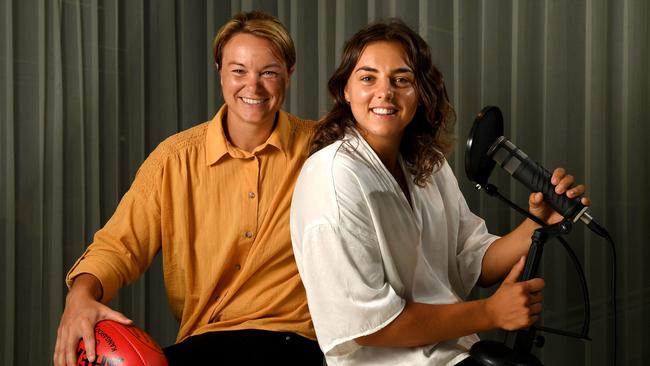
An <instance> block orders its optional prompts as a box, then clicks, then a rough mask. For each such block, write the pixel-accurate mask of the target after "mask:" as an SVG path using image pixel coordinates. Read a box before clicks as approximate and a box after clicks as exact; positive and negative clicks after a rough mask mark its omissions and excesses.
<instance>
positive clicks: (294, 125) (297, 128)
mask: <svg viewBox="0 0 650 366" xmlns="http://www.w3.org/2000/svg"><path fill="white" fill-rule="evenodd" d="M282 113H285V114H286V116H287V119H288V120H289V125H290V126H291V133H292V134H294V135H307V136H311V135H313V134H314V132H315V131H316V121H313V120H309V119H302V118H300V117H298V116H294V115H293V114H291V113H287V112H284V111H282Z"/></svg>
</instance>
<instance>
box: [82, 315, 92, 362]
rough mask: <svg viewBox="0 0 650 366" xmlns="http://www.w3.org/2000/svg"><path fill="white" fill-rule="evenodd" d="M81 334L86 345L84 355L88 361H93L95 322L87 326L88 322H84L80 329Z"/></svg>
mask: <svg viewBox="0 0 650 366" xmlns="http://www.w3.org/2000/svg"><path fill="white" fill-rule="evenodd" d="M81 333H82V334H81V336H82V338H83V340H84V345H85V346H86V357H87V358H88V361H90V362H94V361H95V324H93V325H92V326H89V324H88V323H87V324H85V325H84V327H83V329H82V331H81Z"/></svg>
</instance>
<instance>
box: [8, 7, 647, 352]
mask: <svg viewBox="0 0 650 366" xmlns="http://www.w3.org/2000/svg"><path fill="white" fill-rule="evenodd" d="M250 9H259V10H264V11H266V12H268V13H271V14H274V15H276V16H278V17H279V18H280V20H282V21H283V23H284V24H285V25H286V26H287V27H288V28H289V29H290V31H291V34H292V36H293V37H294V41H295V42H296V46H297V52H298V64H297V68H296V72H295V74H294V75H293V78H292V80H291V89H290V92H289V95H288V98H287V101H286V104H285V108H286V109H287V110H288V111H290V112H292V113H294V114H297V115H299V116H302V117H306V118H312V119H317V118H318V117H319V116H321V115H322V114H323V113H324V112H325V111H326V110H327V108H328V107H329V97H328V95H327V92H326V83H327V79H328V77H329V75H330V74H331V72H332V71H333V69H334V67H335V66H336V65H337V62H338V60H339V53H340V50H341V47H342V45H343V42H344V41H345V40H346V39H347V38H348V37H349V36H350V35H351V34H353V33H354V32H355V31H356V30H357V29H358V28H359V27H360V26H362V25H364V24H366V23H367V22H368V21H371V20H373V19H376V18H385V17H392V16H397V17H400V18H402V19H404V20H405V21H406V22H407V23H409V24H410V25H411V26H412V27H413V28H414V29H416V30H418V31H419V32H420V34H421V35H422V36H423V37H424V38H425V39H426V40H427V41H428V42H429V44H430V45H431V47H432V49H433V57H434V61H435V63H436V64H437V65H438V66H439V67H440V68H441V70H442V71H443V73H444V75H445V79H446V83H447V87H448V91H449V93H450V97H451V99H452V102H453V103H454V105H455V107H456V110H457V115H458V121H457V124H456V132H457V147H456V149H455V150H454V152H453V154H452V155H451V157H450V161H451V163H452V167H453V168H454V170H455V171H456V174H457V176H458V178H459V182H460V185H461V188H462V189H463V191H464V192H465V194H466V197H467V200H468V202H469V204H470V206H471V207H472V209H473V210H474V211H475V212H477V213H479V214H481V215H482V216H483V217H485V218H486V220H487V222H488V226H489V227H490V229H491V230H492V231H494V232H495V233H505V232H506V231H507V230H509V229H510V228H512V227H514V225H516V224H517V223H518V222H519V221H520V218H519V217H518V215H517V214H516V213H514V212H513V211H512V210H510V209H508V208H507V207H505V206H504V205H503V204H501V203H500V202H498V201H497V200H495V199H493V198H490V197H488V196H486V195H485V194H482V193H480V192H478V191H476V190H474V189H473V186H472V184H471V183H470V182H469V181H468V180H467V178H466V177H465V175H464V164H463V162H464V145H465V139H466V137H467V134H468V131H469V129H470V127H471V123H472V120H473V118H474V116H475V114H476V113H477V112H478V111H479V110H480V109H481V108H482V107H483V106H484V105H487V104H491V105H498V106H499V107H501V109H502V111H503V112H504V116H505V120H506V135H507V137H508V138H509V139H510V140H511V141H513V142H514V143H516V144H517V145H519V146H520V147H521V148H522V149H524V151H526V152H527V153H528V154H529V155H530V156H531V157H532V158H534V159H535V160H537V161H539V162H541V163H542V164H544V165H545V166H547V167H548V168H552V167H554V166H557V165H564V166H566V167H567V168H568V169H569V170H570V172H571V173H572V174H574V175H576V177H577V178H578V180H579V181H581V182H585V183H586V184H587V185H588V187H589V195H590V196H591V197H592V200H593V202H594V204H593V208H592V209H591V211H592V213H593V215H594V216H595V217H597V218H599V219H600V221H601V222H602V223H603V224H604V225H605V226H606V227H607V228H608V229H609V231H610V233H611V234H612V236H613V237H614V238H615V239H616V243H617V251H618V265H619V271H618V273H617V275H618V277H617V279H618V281H617V285H618V301H619V302H618V304H619V307H618V321H619V335H618V341H619V345H620V347H619V351H618V361H619V363H618V364H620V365H638V364H644V363H645V362H646V360H647V359H649V357H648V356H649V354H650V337H648V336H647V335H646V329H647V328H648V327H649V326H650V316H648V315H647V313H648V311H650V306H649V304H650V286H649V281H648V280H646V278H648V275H649V274H650V273H649V272H650V269H646V268H648V266H645V262H646V261H647V260H648V259H650V254H649V252H650V250H647V249H645V248H646V246H647V245H648V243H650V241H649V240H648V236H649V235H650V232H649V230H648V226H649V225H648V220H649V219H650V212H649V209H648V206H650V194H649V193H648V189H647V188H646V186H647V184H648V181H650V147H649V143H648V140H649V139H650V127H649V126H648V122H649V121H648V116H649V115H650V66H649V65H650V26H649V25H648V24H650V5H649V4H648V3H647V2H646V1H644V0H620V1H613V0H612V1H606V0H593V1H590V0H581V1H579V0H576V1H563V0H546V1H541V0H540V1H534V0H529V1H523V0H521V1H517V0H483V1H478V0H446V1H443V0H437V1H426V0H420V1H418V0H400V1H397V0H392V1H380V0H375V1H372V0H368V1H353V0H347V1H346V0H303V1H299V0H274V1H261V0H259V1H251V0H248V1H235V0H232V1H199V0H197V1H181V0H176V1H173V0H119V1H118V0H104V1H90V0H20V1H18V0H0V118H1V120H0V121H1V123H0V218H1V222H0V241H1V242H2V247H1V248H0V270H1V272H0V273H1V274H0V297H1V298H2V299H3V300H2V302H0V324H1V329H0V364H3V365H18V364H29V365H33V364H47V363H51V361H50V360H51V354H52V349H53V345H54V341H55V337H56V327H57V324H58V321H59V317H60V314H61V312H62V310H63V304H64V299H65V293H66V288H65V285H64V283H63V277H64V275H65V273H66V271H67V269H68V268H69V267H70V266H71V265H72V263H73V262H74V261H75V259H76V258H77V257H78V256H79V255H80V254H81V252H82V251H83V250H84V248H85V246H86V245H87V244H88V243H89V242H91V241H92V237H93V234H94V232H95V231H96V230H97V229H98V228H100V227H101V225H102V224H103V223H104V222H105V221H106V220H107V219H108V218H109V217H110V215H111V214H112V212H113V210H114V209H115V206H116V204H117V202H118V201H119V199H120V197H121V195H122V194H123V193H124V192H125V190H126V189H128V187H129V185H130V182H131V180H132V178H133V175H134V174H135V171H136V170H137V168H138V166H139V165H140V163H141V162H142V161H143V159H144V158H145V157H146V156H147V154H148V153H149V152H150V151H151V150H152V149H153V148H154V147H155V146H156V145H157V144H158V143H159V142H160V141H161V140H162V139H163V138H165V137H166V136H169V135H170V134H173V133H175V132H177V131H180V130H183V129H185V128H188V127H190V126H193V125H195V124H198V123H200V122H203V121H205V120H207V119H209V118H210V117H211V116H212V115H213V113H214V112H215V111H216V109H217V108H218V107H219V105H220V104H221V101H222V98H221V95H220V91H219V88H218V87H219V83H218V79H217V77H216V75H215V72H214V69H213V66H212V61H211V51H210V48H211V41H212V37H213V36H214V34H215V32H216V30H217V29H218V28H219V27H220V26H221V25H222V24H223V23H224V22H225V21H226V20H227V19H229V18H230V17H231V15H232V14H234V13H236V12H238V11H240V10H250ZM491 181H492V182H493V183H495V184H496V185H497V186H498V187H499V189H500V191H501V192H502V193H503V194H505V195H506V196H509V197H510V198H512V199H513V200H515V201H516V202H517V203H518V204H520V205H522V206H525V205H526V197H527V192H526V191H525V189H523V188H522V187H521V186H519V185H518V184H517V183H515V182H514V181H512V180H511V179H510V178H509V177H508V176H507V175H505V173H503V172H501V171H496V172H495V173H494V174H493V177H492V179H491ZM568 239H569V242H570V244H571V247H572V248H573V249H574V250H575V252H576V254H577V256H578V258H579V259H580V261H581V263H582V264H583V267H584V270H585V272H586V275H587V281H588V285H589V289H590V291H591V293H590V295H591V300H592V322H591V332H590V335H591V337H592V338H593V341H591V342H585V341H579V340H574V339H571V338H566V337H562V336H556V335H546V340H547V342H546V345H545V346H544V348H543V349H542V350H541V352H540V353H539V354H540V356H541V358H542V359H543V360H544V362H545V363H546V364H547V365H609V364H611V358H612V356H613V350H612V341H613V330H612V321H611V311H612V306H611V302H610V299H611V296H612V292H611V290H610V288H609V282H608V281H609V280H610V270H609V268H610V260H611V256H610V254H609V251H608V249H607V246H606V244H605V242H604V241H602V240H600V239H598V238H596V237H595V236H593V235H591V234H589V233H587V232H585V230H584V229H583V228H582V227H577V228H576V229H575V230H574V232H573V234H572V235H571V236H570V237H569V238H568ZM543 274H544V277H545V279H546V281H547V288H546V290H545V303H544V306H545V307H544V316H543V323H544V324H545V325H546V326H550V327H554V328H560V329H567V330H572V331H578V330H579V329H580V326H581V321H582V302H581V299H582V297H581V295H580V292H579V287H578V282H577V279H576V273H575V270H574V269H573V267H572V265H571V263H570V261H569V260H568V259H567V255H566V254H565V252H564V251H563V250H562V248H561V246H560V245H557V244H556V243H553V244H549V245H548V246H547V247H546V250H545V254H544V259H543ZM489 292H490V290H480V291H475V293H474V294H473V296H485V295H487V294H489ZM111 305H112V306H113V307H115V308H116V309H119V310H120V311H123V312H124V313H125V314H126V315H127V316H129V317H131V318H132V319H134V320H135V322H136V323H137V324H138V325H139V326H141V327H143V328H145V329H146V330H147V331H148V332H150V333H151V334H152V335H153V336H154V337H155V338H156V339H157V340H158V341H159V342H160V343H161V344H163V345H167V344H170V343H171V342H173V340H174V338H175V333H176V329H177V326H178V324H177V322H176V321H175V320H173V319H172V318H171V315H170V312H169V308H168V305H167V300H166V296H165V292H164V287H163V284H162V276H161V268H160V260H159V259H158V260H157V261H156V262H155V264H154V265H153V267H152V268H151V270H150V271H149V272H148V274H147V275H145V276H143V278H141V279H140V280H139V281H138V282H136V283H135V284H133V285H132V286H130V287H129V288H127V289H124V290H123V291H121V293H120V295H119V297H118V298H117V299H115V300H114V301H113V302H112V304H111ZM485 336H487V337H500V336H501V334H500V333H499V332H492V333H490V334H487V335H485ZM536 352H537V351H536Z"/></svg>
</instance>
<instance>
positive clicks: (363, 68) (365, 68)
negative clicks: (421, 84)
mask: <svg viewBox="0 0 650 366" xmlns="http://www.w3.org/2000/svg"><path fill="white" fill-rule="evenodd" d="M359 71H367V72H379V70H377V69H375V68H374V67H370V66H361V67H360V68H358V69H356V70H355V71H354V72H359ZM391 72H392V73H393V74H401V73H405V72H408V73H411V74H414V72H413V70H411V69H410V68H408V67H399V68H397V69H394V70H391Z"/></svg>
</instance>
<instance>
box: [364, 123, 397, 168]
mask: <svg viewBox="0 0 650 366" xmlns="http://www.w3.org/2000/svg"><path fill="white" fill-rule="evenodd" d="M362 135H363V132H362ZM363 137H364V139H365V140H366V141H367V142H368V145H370V147H372V149H373V150H374V151H375V153H377V156H378V157H379V159H380V160H381V162H382V163H384V165H385V166H386V168H388V171H389V172H391V174H393V175H394V174H395V173H394V172H396V171H397V170H398V169H400V167H399V163H398V161H397V159H398V157H399V147H400V142H401V137H400V138H399V139H395V138H391V139H378V138H376V137H371V136H363Z"/></svg>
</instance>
